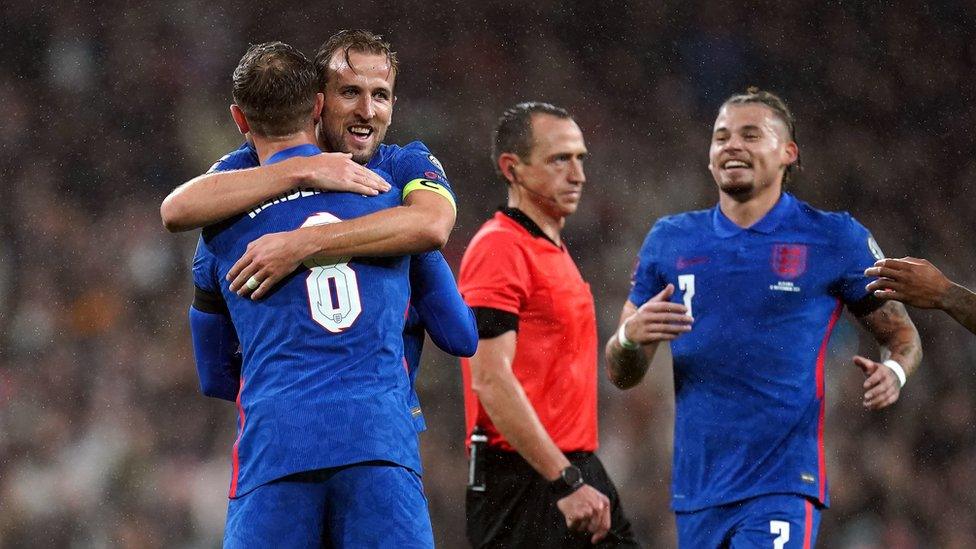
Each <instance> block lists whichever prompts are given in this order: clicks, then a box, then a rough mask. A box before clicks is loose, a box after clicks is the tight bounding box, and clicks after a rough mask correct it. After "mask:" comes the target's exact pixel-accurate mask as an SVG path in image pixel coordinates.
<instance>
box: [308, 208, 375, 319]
mask: <svg viewBox="0 0 976 549" xmlns="http://www.w3.org/2000/svg"><path fill="white" fill-rule="evenodd" d="M339 221H341V219H339V218H338V217H336V216H334V215H332V214H330V213H325V212H320V213H317V214H315V215H313V216H312V217H309V218H308V219H307V220H306V221H305V223H303V224H302V227H311V226H312V225H325V224H326V223H338V222H339ZM350 259H351V258H348V257H338V258H331V257H330V258H322V257H316V258H312V259H309V260H308V261H306V262H305V266H306V267H308V269H309V271H311V272H309V273H308V278H307V279H306V280H305V286H306V287H307V289H308V305H309V307H310V309H311V311H312V320H314V321H315V322H318V323H319V325H321V326H322V327H323V328H325V329H326V330H328V331H330V332H332V333H334V334H338V333H340V332H342V331H344V330H345V329H346V328H349V327H350V326H352V325H353V323H354V322H356V319H357V318H359V315H360V314H361V313H362V312H363V304H362V300H361V299H360V298H359V281H358V280H357V279H356V271H354V270H352V268H351V267H350V266H349V260H350Z"/></svg>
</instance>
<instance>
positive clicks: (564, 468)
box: [459, 103, 637, 548]
mask: <svg viewBox="0 0 976 549" xmlns="http://www.w3.org/2000/svg"><path fill="white" fill-rule="evenodd" d="M585 157H586V145H585V144H584V141H583V134H582V132H580V129H579V126H577V125H576V122H575V121H574V120H573V118H572V117H571V116H570V114H569V113H568V112H567V111H566V110H564V109H561V108H559V107H555V106H553V105H550V104H547V103H520V104H518V105H516V106H514V107H512V108H511V109H509V110H507V111H505V113H504V114H503V115H502V117H501V119H500V120H499V121H498V124H497V126H496V128H495V132H494V142H493V148H492V158H493V159H494V162H495V168H496V170H497V172H498V173H499V175H501V176H502V177H503V178H504V179H505V181H506V183H507V184H508V204H507V207H504V208H501V209H500V210H499V211H498V212H497V213H495V215H494V217H492V218H491V219H489V220H488V222H486V223H485V224H484V225H483V226H482V227H481V229H480V230H479V231H478V233H477V234H476V235H475V236H474V238H473V239H472V240H471V243H470V244H469V245H468V248H467V250H466V252H465V254H464V259H462V261H461V273H460V280H459V287H460V290H461V293H462V295H463V296H464V299H465V301H466V302H467V303H468V305H469V306H471V307H472V308H473V309H474V311H475V316H476V317H477V319H478V337H479V344H478V351H477V353H476V354H475V355H474V356H473V357H471V359H470V360H465V359H462V367H463V374H464V400H465V419H466V424H467V434H468V444H469V447H470V452H471V454H470V455H471V463H470V465H471V468H470V470H469V473H470V475H469V486H468V492H467V502H466V503H467V505H466V516H467V536H468V540H469V541H470V542H471V544H472V545H473V546H474V547H479V548H480V547H540V548H545V547H553V548H555V547H559V548H562V547H590V546H593V545H596V546H600V547H636V546H637V542H636V541H635V540H634V537H633V533H632V532H631V528H630V523H629V522H628V521H627V519H626V518H625V517H624V515H623V511H622V509H621V507H620V501H619V498H618V496H617V491H616V489H615V488H614V486H613V483H612V482H611V481H610V479H609V477H608V476H607V473H606V471H605V470H604V469H603V465H602V464H601V463H600V460H599V459H598V458H597V457H596V456H595V455H594V454H593V452H594V451H595V450H596V448H597V427H596V400H597V398H596V383H597V335H596V318H595V311H594V305H593V296H592V294H591V293H590V287H589V285H588V284H587V283H586V282H585V281H584V280H583V278H582V277H581V276H580V273H579V270H578V269H577V268H576V264H575V263H574V262H573V259H572V257H570V255H569V251H568V250H567V249H566V247H565V246H564V245H563V243H562V240H561V238H560V234H561V231H562V227H563V225H564V224H565V220H566V217H567V216H569V215H570V214H572V213H573V212H575V211H576V208H577V206H578V204H579V200H580V195H581V192H582V189H583V183H584V182H585V179H586V178H585V176H584V174H583V159H584V158H585Z"/></svg>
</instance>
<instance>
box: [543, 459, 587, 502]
mask: <svg viewBox="0 0 976 549" xmlns="http://www.w3.org/2000/svg"><path fill="white" fill-rule="evenodd" d="M583 484H585V483H584V482H583V472H582V471H580V469H579V467H577V466H575V465H570V466H568V467H566V468H565V469H563V470H562V471H560V473H559V478H557V479H556V480H553V481H550V482H549V491H550V492H552V495H553V496H555V498H556V499H563V498H564V497H566V496H568V495H570V494H572V493H573V492H575V491H577V490H579V489H580V488H581V487H582V486H583Z"/></svg>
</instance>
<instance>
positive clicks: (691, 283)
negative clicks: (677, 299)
mask: <svg viewBox="0 0 976 549" xmlns="http://www.w3.org/2000/svg"><path fill="white" fill-rule="evenodd" d="M678 289H679V290H682V291H684V294H683V295H682V299H683V300H684V303H685V307H687V308H688V313H687V314H688V316H690V317H692V318H694V316H695V315H693V314H691V298H693V297H695V275H678Z"/></svg>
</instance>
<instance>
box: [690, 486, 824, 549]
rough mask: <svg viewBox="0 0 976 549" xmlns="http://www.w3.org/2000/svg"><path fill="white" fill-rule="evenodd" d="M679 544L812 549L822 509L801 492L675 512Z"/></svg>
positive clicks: (739, 548) (704, 548)
mask: <svg viewBox="0 0 976 549" xmlns="http://www.w3.org/2000/svg"><path fill="white" fill-rule="evenodd" d="M675 517H676V519H677V524H678V547H688V548H692V547H693V548H696V549H698V548H702V549H708V548H723V549H724V548H728V549H745V548H749V549H753V548H765V547H768V548H769V549H811V548H812V547H814V545H815V544H816V541H817V530H818V529H819V528H820V509H819V508H818V506H817V505H816V504H815V503H813V502H812V501H810V500H809V499H807V498H805V497H803V496H801V495H798V494H770V495H766V496H758V497H754V498H750V499H747V500H743V501H737V502H735V503H730V504H727V505H719V506H716V507H708V508H706V509H702V510H700V511H693V512H688V513H684V512H682V513H675Z"/></svg>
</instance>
